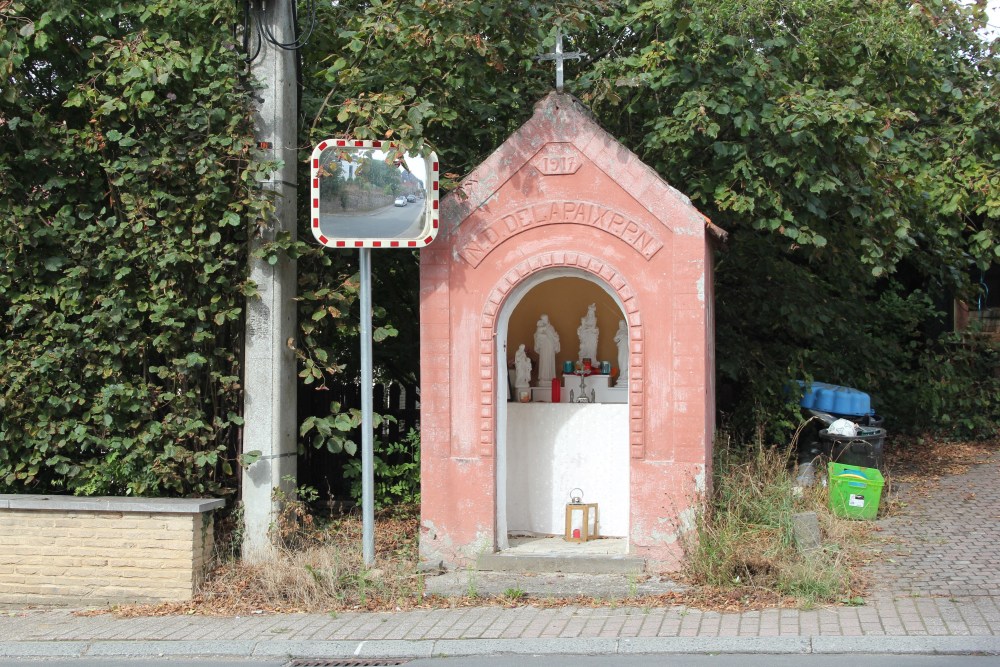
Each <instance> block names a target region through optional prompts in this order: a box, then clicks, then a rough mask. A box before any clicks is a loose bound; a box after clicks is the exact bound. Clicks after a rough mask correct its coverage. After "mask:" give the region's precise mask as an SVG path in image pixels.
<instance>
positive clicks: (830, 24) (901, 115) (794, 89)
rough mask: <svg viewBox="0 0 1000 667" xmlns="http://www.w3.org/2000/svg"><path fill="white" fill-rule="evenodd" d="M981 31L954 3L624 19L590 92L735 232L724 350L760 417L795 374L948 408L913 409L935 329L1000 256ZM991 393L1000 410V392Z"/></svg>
mask: <svg viewBox="0 0 1000 667" xmlns="http://www.w3.org/2000/svg"><path fill="white" fill-rule="evenodd" d="M982 24H983V16H982V9H981V8H976V7H971V8H966V7H963V6H961V5H959V4H958V3H955V2H951V1H950V0H940V1H936V2H926V3H916V4H914V3H908V2H880V3H869V2H858V1H856V0H834V1H832V2H824V3H814V2H806V1H801V0H793V1H791V2H786V1H783V0H782V1H777V0H758V1H755V2H750V3H743V2H739V3H737V2H721V3H720V2H702V1H689V2H677V1H673V0H650V1H648V2H643V3H629V4H628V5H626V6H623V7H622V8H621V9H620V11H619V12H618V13H616V14H615V15H614V16H612V17H609V18H608V19H607V21H606V25H607V26H608V28H609V29H610V31H611V32H613V33H614V34H616V35H618V39H617V41H616V43H615V46H614V48H613V50H612V53H611V55H610V56H609V57H608V58H606V59H604V60H602V61H601V62H599V63H596V64H595V67H594V68H593V70H592V71H591V72H590V73H588V75H587V77H586V85H587V90H586V92H585V96H586V97H587V98H588V99H589V100H590V101H591V103H592V104H593V105H594V107H595V108H596V109H597V110H598V113H599V115H600V116H601V117H602V118H604V119H605V123H606V124H608V125H610V126H612V127H615V128H617V130H618V132H619V133H620V135H621V136H622V137H623V140H624V141H625V142H626V144H628V145H630V146H632V147H633V148H634V149H636V150H637V151H638V152H639V153H640V155H641V156H642V157H643V158H644V159H645V160H647V161H648V162H649V163H650V164H651V165H653V166H654V167H656V169H657V170H658V171H659V172H660V173H661V174H663V175H664V176H665V177H666V179H667V180H668V181H670V182H672V183H673V184H675V185H676V186H677V187H679V188H680V189H681V190H683V191H684V192H685V193H686V194H688V195H689V196H690V197H691V198H692V199H693V200H694V202H695V204H696V205H698V206H699V207H700V208H701V209H702V210H703V211H705V212H706V213H707V214H708V215H709V217H711V218H712V219H713V221H714V222H716V223H717V224H720V225H721V226H723V227H724V228H725V229H727V230H728V231H729V232H730V235H731V236H730V239H731V241H730V244H729V248H728V250H727V251H726V252H724V253H723V255H722V258H721V262H720V265H719V271H718V274H717V294H718V313H719V331H718V342H719V354H718V357H719V364H720V371H721V378H720V379H721V380H722V383H723V385H724V386H725V385H728V386H729V387H730V388H732V389H733V390H734V394H733V396H732V398H733V400H731V401H730V407H732V408H734V409H735V410H736V413H737V415H738V416H739V418H740V420H741V421H742V422H744V423H755V422H756V421H757V420H756V419H753V418H751V417H750V415H749V414H748V413H749V412H751V411H753V410H754V409H757V408H760V407H762V408H763V409H764V410H765V411H766V412H768V413H769V414H770V415H771V419H772V420H773V419H774V414H775V409H776V404H778V403H780V402H781V401H782V400H783V398H784V396H783V395H782V393H781V390H782V387H783V385H784V383H785V381H787V379H788V378H790V377H816V378H817V379H823V380H827V381H833V382H838V383H844V384H851V385H852V386H858V387H860V388H863V389H865V390H868V391H871V392H873V393H874V394H875V395H876V399H877V400H878V399H881V400H879V401H878V402H879V404H880V409H884V410H885V411H886V412H889V413H891V414H892V415H893V416H898V417H902V416H904V415H906V416H909V417H913V416H915V415H920V414H925V416H930V417H931V419H932V420H933V419H934V417H933V415H934V414H940V413H937V412H936V411H930V412H929V413H923V412H922V411H921V410H920V409H919V407H918V406H916V405H914V404H913V402H914V401H915V400H917V396H918V395H920V392H918V391H917V389H918V388H919V387H920V386H921V385H922V383H924V382H925V381H926V380H927V378H926V376H923V375H922V373H921V370H920V369H919V368H918V363H919V362H918V361H917V359H918V358H919V357H920V356H921V354H922V353H921V350H923V349H926V348H927V346H928V344H930V341H929V337H928V336H927V335H926V332H925V331H922V330H921V328H920V325H921V324H922V323H925V322H927V321H929V320H932V319H935V318H936V317H940V315H939V311H938V308H939V307H940V306H941V305H943V302H944V298H943V297H944V296H945V295H946V294H947V293H949V292H958V293H963V292H964V293H968V290H969V287H970V281H969V277H970V275H971V274H972V272H973V270H974V269H976V268H986V267H988V266H989V265H990V264H991V263H996V262H997V260H998V258H1000V244H998V243H997V241H998V234H1000V170H998V162H997V157H998V156H1000V123H998V119H1000V113H998V112H1000V91H998V90H997V84H996V73H997V71H998V67H997V66H998V64H1000V63H998V59H997V56H996V48H995V46H994V47H991V46H990V45H988V44H987V43H985V42H983V41H982V40H981V39H980V38H979V37H978V36H977V35H976V33H975V32H974V28H975V27H976V26H977V25H979V26H982ZM973 387H974V388H976V389H980V390H982V391H983V396H984V401H985V403H984V404H982V405H980V406H979V407H980V409H982V408H987V409H988V408H989V407H990V406H992V407H993V410H994V414H996V406H997V403H996V400H997V395H996V389H995V387H993V388H991V387H990V386H975V385H973ZM973 387H967V389H968V388H973ZM896 424H897V425H898V426H899V427H901V428H905V427H906V426H907V425H909V426H917V427H920V426H927V425H928V424H927V423H926V422H924V421H923V420H920V422H919V423H914V422H909V424H906V423H903V422H900V421H896Z"/></svg>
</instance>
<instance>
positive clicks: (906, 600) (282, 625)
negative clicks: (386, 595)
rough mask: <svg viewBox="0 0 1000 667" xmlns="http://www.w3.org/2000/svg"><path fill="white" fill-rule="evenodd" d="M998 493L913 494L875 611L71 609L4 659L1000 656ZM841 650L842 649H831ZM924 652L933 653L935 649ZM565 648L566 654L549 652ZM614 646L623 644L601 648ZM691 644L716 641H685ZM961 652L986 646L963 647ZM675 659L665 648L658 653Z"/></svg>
mask: <svg viewBox="0 0 1000 667" xmlns="http://www.w3.org/2000/svg"><path fill="white" fill-rule="evenodd" d="M998 481H1000V456H995V457H994V458H993V460H992V461H991V462H989V463H987V464H983V465H979V466H975V467H973V468H971V469H970V470H969V471H968V472H966V473H964V474H961V475H954V476H951V477H948V478H945V479H942V480H941V482H940V483H939V484H933V485H931V484H928V485H927V486H925V487H923V488H919V487H910V488H908V489H903V490H902V492H901V493H900V499H901V500H903V501H904V502H906V503H907V505H906V507H905V508H904V509H903V511H902V512H900V513H899V514H898V515H897V516H894V517H892V518H889V519H884V520H882V521H880V524H881V526H882V528H883V532H884V534H885V535H886V536H888V539H889V542H888V544H887V548H886V551H887V554H886V555H887V558H886V559H884V560H883V561H882V562H880V563H877V564H875V565H872V566H871V574H872V576H873V580H875V581H877V582H878V585H877V587H876V588H875V589H874V590H873V592H872V594H871V595H870V596H869V597H868V598H867V599H866V600H865V604H864V605H861V606H840V607H824V608H817V609H766V610H762V611H748V612H742V613H720V612H715V611H700V610H697V609H691V608H687V607H682V606H675V607H665V608H660V607H649V608H641V607H629V606H622V607H610V606H609V607H600V608H591V607H573V606H570V607H561V608H550V609H539V608H535V607H531V606H524V607H516V608H499V607H472V608H458V609H433V610H420V611H407V612H397V613H342V614H337V615H335V616H331V615H325V614H276V615H268V614H260V615H251V616H249V617H198V616H172V617H156V618H127V619H119V618H114V617H112V616H107V615H104V616H76V615H74V614H73V613H72V611H71V610H65V609H61V610H44V609H17V610H0V655H17V654H18V651H36V652H39V651H42V652H44V651H46V650H49V651H50V653H49V654H50V655H55V654H56V653H57V652H58V651H64V652H70V653H72V652H73V651H77V652H78V653H80V654H84V653H85V652H88V651H89V652H95V651H96V652H100V651H106V652H107V654H109V655H110V654H128V651H130V650H137V649H136V647H138V646H140V645H143V643H146V644H145V645H146V646H147V647H152V648H151V649H150V650H153V651H158V652H163V651H167V650H170V649H169V647H170V645H174V646H182V645H187V646H188V647H190V646H194V648H188V649H184V650H196V649H198V650H201V651H202V652H205V653H219V652H225V651H227V650H228V651H230V652H232V654H234V655H235V654H239V652H240V651H244V652H245V651H248V650H252V651H253V652H254V654H255V655H256V654H257V652H258V651H265V652H266V651H269V650H270V651H272V652H274V651H276V652H278V653H282V654H286V653H289V652H293V651H294V650H295V647H296V646H298V647H302V646H307V645H308V648H306V649H303V650H312V651H338V650H340V651H343V650H347V651H349V652H351V651H354V650H355V648H354V647H351V646H347V647H346V648H345V645H344V644H343V642H359V644H357V647H356V650H357V651H361V650H362V648H363V647H365V646H368V647H375V648H373V649H371V650H385V651H390V652H391V651H394V650H398V651H400V652H401V653H400V654H408V655H409V654H413V651H415V650H416V648H418V647H423V648H421V650H425V651H437V652H443V653H450V654H455V653H456V652H457V651H460V650H462V649H461V648H460V647H458V646H457V645H456V644H455V643H454V642H451V643H449V641H450V640H467V644H466V646H472V645H473V644H475V643H476V642H480V644H479V647H480V648H482V650H484V651H488V650H494V647H495V646H496V644H489V645H488V646H486V647H485V648H483V644H482V642H507V643H506V644H503V646H504V647H506V648H504V649H503V650H507V651H513V652H517V651H518V650H519V649H520V650H527V649H530V650H532V651H534V650H542V649H545V648H546V647H548V648H549V649H552V650H555V649H554V648H553V647H554V646H555V647H556V648H558V649H559V650H561V651H563V652H591V651H596V652H600V651H612V652H613V651H616V650H617V651H623V650H632V649H634V650H640V649H641V647H642V646H646V647H647V649H648V648H649V647H650V646H652V645H650V644H642V643H641V642H642V641H655V640H657V639H660V640H664V639H666V640H668V641H670V642H671V643H670V644H669V647H670V648H669V649H668V650H683V649H678V648H677V647H688V650H706V649H705V646H706V644H705V643H704V642H705V641H706V640H715V641H717V642H724V641H725V640H726V638H733V640H735V641H740V642H743V643H741V644H740V645H739V646H741V647H742V648H740V649H739V650H756V651H762V652H783V651H791V652H803V651H808V650H814V651H816V650H824V649H825V650H828V651H843V650H844V646H845V645H844V644H843V642H844V641H853V639H852V638H856V639H857V640H858V641H860V642H862V643H861V644H859V646H861V647H862V649H864V648H867V650H868V651H869V652H872V651H873V652H881V651H887V650H892V646H898V644H895V645H894V644H893V643H892V642H894V641H897V642H898V641H901V640H900V638H906V639H907V641H909V642H910V643H909V644H907V646H909V647H910V648H909V649H906V650H913V651H918V652H919V651H924V652H934V651H941V650H944V651H948V650H953V651H957V652H962V651H968V650H972V651H979V652H982V651H987V652H1000V641H998V639H997V638H998V637H1000V560H998V559H1000V539H997V537H1000V484H998V483H997V482H998ZM920 491H927V493H926V494H922V493H920ZM645 638H649V639H648V640H645ZM836 638H840V639H839V641H840V642H841V643H839V644H838V643H834V644H831V643H830V642H831V641H833V640H834V639H836ZM963 638H964V640H963ZM866 640H867V641H866ZM922 640H926V641H927V642H931V643H924V644H922V643H920V641H922ZM551 641H556V642H563V643H561V644H559V645H558V646H556V645H553V644H546V643H545V642H551ZM574 641H575V642H576V643H572V642H574ZM609 641H610V642H617V643H613V644H608V643H600V642H609ZM689 641H701V642H702V643H700V644H687V643H684V642H689ZM754 641H756V642H757V643H754ZM959 641H966V642H968V641H973V642H979V643H978V644H972V645H970V644H968V643H966V644H955V643H954V642H959ZM74 642H76V644H74ZM241 642H243V643H241ZM295 642H300V644H294V643H295ZM310 642H312V643H311V644H310ZM338 642H340V644H338ZM379 642H382V643H381V645H379ZM394 642H395V643H394ZM405 642H411V643H410V644H405ZM413 642H416V643H413ZM469 642H471V643H469ZM522 642H523V643H522ZM565 642H571V643H569V644H567V643H565ZM802 642H805V643H802ZM914 642H916V643H914ZM935 642H936V643H935ZM942 642H944V643H942ZM948 642H952V643H951V644H949V643H948ZM983 642H986V643H985V644H983ZM990 642H992V643H990ZM293 644H294V646H293ZM334 644H335V645H336V646H333V645H334ZM427 644H431V645H432V648H427V646H426V645H427ZM248 646H251V647H252V648H250V649H248V648H247V647H248ZM379 646H381V648H379ZM393 646H395V647H402V648H393ZM719 646H720V647H722V649H716V650H733V649H732V648H731V647H732V645H730V644H719ZM970 646H971V648H970ZM983 646H985V647H986V648H982V647H983ZM46 647H49V648H46ZM129 647H132V648H129ZM567 647H568V648H567ZM636 647H639V648H636ZM663 647H664V645H663V644H657V645H656V650H663ZM691 647H694V648H691ZM831 647H832V648H831ZM180 650H182V649H178V651H180ZM708 650H711V649H708ZM4 651H7V653H5V652H4ZM35 654H39V655H41V654H42V653H32V655H35ZM244 654H247V655H248V653H244Z"/></svg>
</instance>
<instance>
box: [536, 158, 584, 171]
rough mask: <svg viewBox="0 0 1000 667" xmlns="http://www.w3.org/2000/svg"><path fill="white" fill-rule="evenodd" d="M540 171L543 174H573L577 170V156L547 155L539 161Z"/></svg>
mask: <svg viewBox="0 0 1000 667" xmlns="http://www.w3.org/2000/svg"><path fill="white" fill-rule="evenodd" d="M538 166H539V169H538V170H539V171H540V172H542V173H543V174H546V175H549V174H572V173H574V172H575V171H576V170H577V168H578V165H577V162H576V156H575V155H546V156H545V157H543V158H542V159H541V160H539V165H538Z"/></svg>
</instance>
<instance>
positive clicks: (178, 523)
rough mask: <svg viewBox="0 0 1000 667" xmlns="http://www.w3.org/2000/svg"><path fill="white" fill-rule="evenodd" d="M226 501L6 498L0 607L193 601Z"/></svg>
mask: <svg viewBox="0 0 1000 667" xmlns="http://www.w3.org/2000/svg"><path fill="white" fill-rule="evenodd" d="M222 504H223V501H221V500H211V499H204V500H177V499H174V500H167V499H164V500H155V499H144V498H122V499H114V498H75V497H62V496H16V495H8V496H0V603H2V604H87V605H106V604H114V603H128V602H154V601H162V600H189V599H191V597H192V596H193V595H194V593H195V591H196V588H197V586H198V584H200V583H201V581H202V579H203V577H204V575H205V572H206V571H207V569H208V566H209V565H210V563H211V560H212V551H213V538H212V530H213V521H212V514H211V510H212V509H214V508H215V507H221V506H222Z"/></svg>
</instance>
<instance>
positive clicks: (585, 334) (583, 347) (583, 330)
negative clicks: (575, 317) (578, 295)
mask: <svg viewBox="0 0 1000 667" xmlns="http://www.w3.org/2000/svg"><path fill="white" fill-rule="evenodd" d="M599 333H600V332H599V331H598V330H597V304H594V303H592V304H590V305H589V306H587V314H586V315H584V316H583V317H581V318H580V326H579V327H577V330H576V335H577V336H579V337H580V361H583V360H584V359H590V360H591V363H597V336H598V334H599Z"/></svg>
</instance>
